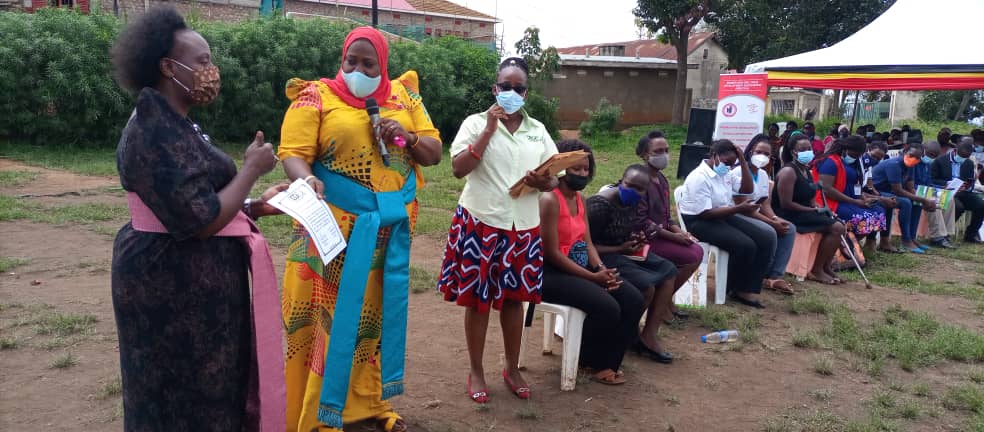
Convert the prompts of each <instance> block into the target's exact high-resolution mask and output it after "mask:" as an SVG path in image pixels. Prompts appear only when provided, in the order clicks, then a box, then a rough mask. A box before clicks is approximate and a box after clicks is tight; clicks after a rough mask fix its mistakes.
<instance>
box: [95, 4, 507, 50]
mask: <svg viewBox="0 0 984 432" xmlns="http://www.w3.org/2000/svg"><path fill="white" fill-rule="evenodd" d="M104 1H105V0H104ZM284 8H286V11H287V12H296V13H305V14H312V15H325V16H338V17H344V18H349V19H352V20H355V21H361V22H365V23H370V22H372V12H371V10H370V9H368V8H360V7H356V6H346V5H339V6H336V5H335V3H334V2H331V1H330V0H324V2H322V3H319V2H311V1H304V0H286V1H285V2H284ZM379 24H380V25H385V24H390V25H395V26H397V27H403V26H423V27H424V28H425V33H427V34H429V35H431V36H434V37H440V36H448V35H452V36H457V37H460V38H463V39H468V40H472V41H476V42H485V43H491V42H493V41H494V40H495V25H494V24H493V23H490V22H481V21H471V20H468V19H466V18H460V17H459V18H451V17H438V16H425V15H423V14H417V13H407V12H402V11H401V12H391V11H383V10H380V11H379Z"/></svg>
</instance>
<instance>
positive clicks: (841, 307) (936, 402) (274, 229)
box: [0, 125, 984, 431]
mask: <svg viewBox="0 0 984 432" xmlns="http://www.w3.org/2000/svg"><path fill="white" fill-rule="evenodd" d="M654 127H659V128H661V129H662V130H663V131H664V132H665V133H666V134H667V136H668V137H669V141H670V143H671V154H672V157H673V160H674V161H676V160H677V159H676V158H677V156H678V155H679V149H680V143H682V142H683V137H684V135H685V129H684V128H683V127H669V126H665V125H660V126H649V127H638V128H633V129H629V130H627V131H624V132H622V133H620V134H613V135H609V136H603V137H595V138H592V139H586V140H585V141H587V142H588V143H589V144H591V145H592V147H593V148H594V150H595V157H596V162H597V168H598V170H597V173H596V176H595V178H594V180H593V181H592V183H591V184H590V185H589V187H588V188H587V189H586V194H587V195H591V194H593V193H594V192H595V191H597V190H598V188H599V187H601V186H602V185H605V184H610V183H613V182H615V181H616V180H618V178H619V177H620V176H621V173H622V171H623V170H624V169H625V167H626V166H628V165H630V164H633V163H641V161H640V160H639V158H638V157H636V156H635V145H636V142H637V141H638V138H639V137H640V136H642V135H644V134H645V133H646V132H648V131H649V130H650V129H652V128H654ZM223 148H224V149H226V151H227V152H228V153H229V154H230V155H232V157H233V158H235V159H236V160H237V163H241V156H242V150H243V148H242V146H235V147H233V146H223ZM0 156H4V157H9V158H12V159H16V160H21V161H24V162H25V163H28V164H31V165H38V166H44V167H47V168H53V169H64V170H68V171H72V172H75V173H79V174H85V175H101V176H111V175H115V154H114V150H113V149H111V148H109V149H88V148H57V147H37V146H29V145H23V144H12V143H2V142H0ZM448 158H449V156H447V155H445V160H443V161H442V163H441V164H439V165H437V166H434V167H428V168H425V169H424V170H423V171H424V175H425V178H426V180H427V186H426V188H424V189H423V190H420V191H419V192H418V197H419V200H420V205H421V210H420V216H419V219H418V226H417V233H418V234H420V235H432V236H443V235H445V233H446V232H447V227H448V223H449V222H450V219H451V213H452V211H453V210H454V208H455V206H456V205H457V200H458V196H459V194H460V192H461V188H462V187H463V185H464V180H460V179H456V178H454V176H453V175H452V174H451V166H450V161H449V160H447V159H448ZM666 175H667V177H668V179H669V180H670V183H671V185H672V186H673V187H676V186H678V185H679V184H680V183H681V181H680V180H678V179H676V165H675V164H673V163H671V165H670V167H668V168H667V170H666ZM36 177H37V174H32V173H31V172H29V171H25V170H17V171H12V172H8V173H3V174H2V175H0V186H3V187H14V186H17V185H22V184H24V183H26V182H30V181H33V180H35V179H36ZM286 180H287V179H286V176H285V175H284V173H283V170H282V169H279V168H278V169H276V170H274V171H273V172H271V173H269V174H267V175H266V176H263V177H262V178H261V179H260V180H259V181H258V182H257V185H256V186H255V187H254V190H253V193H252V196H257V195H258V194H259V193H260V192H262V190H264V189H265V188H266V187H268V186H269V185H272V184H275V183H278V182H283V181H286ZM114 202H115V201H114ZM126 218H127V212H126V208H125V206H124V205H122V204H106V203H95V202H93V203H77V204H64V205H51V204H47V205H46V204H42V203H39V202H37V201H34V200H30V199H19V198H14V197H10V196H3V195H0V221H8V220H18V219H25V220H31V221H34V222H39V223H48V224H58V225H64V224H73V225H84V226H88V227H90V228H92V227H95V228H92V229H94V230H95V229H97V228H99V227H100V226H103V225H107V224H106V223H105V222H107V221H117V220H125V219H126ZM260 226H261V227H262V229H263V231H264V234H265V235H266V236H267V238H268V239H269V240H270V242H271V243H272V244H273V245H274V246H275V247H281V248H284V247H286V246H287V245H288V243H289V241H290V237H291V234H292V227H291V220H290V219H289V218H285V217H278V218H264V219H262V220H261V221H260ZM931 255H932V256H930V257H921V256H915V255H911V254H906V255H890V254H877V255H875V256H874V257H869V260H868V261H869V265H868V267H867V268H866V269H865V270H866V272H867V274H868V276H869V278H870V279H871V281H872V282H873V283H875V284H876V285H879V286H882V287H885V288H892V289H897V290H900V291H904V292H915V293H923V294H929V295H937V296H948V297H950V298H951V299H955V301H960V302H969V304H970V305H971V306H972V307H973V308H975V309H972V310H976V313H977V314H979V315H980V316H982V317H984V270H982V269H984V247H982V246H969V245H961V247H960V248H959V249H956V250H953V251H940V250H936V249H934V250H933V251H932V253H931ZM941 262H951V263H956V262H959V263H960V264H961V265H962V266H963V267H964V268H969V269H971V270H970V273H971V274H976V275H977V277H978V279H977V282H976V283H971V284H966V283H965V284H960V283H955V282H948V281H941V280H939V279H938V277H937V276H933V275H932V274H925V273H924V272H920V271H918V270H914V269H919V268H923V269H925V268H927V266H933V265H937V264H938V263H941ZM29 263H30V261H29V260H27V259H24V258H20V257H0V272H7V271H10V270H11V269H14V268H16V267H18V266H25V265H28V264H29ZM975 272H976V273H975ZM842 274H843V275H845V277H847V278H849V279H858V278H859V276H858V275H857V274H856V273H855V272H844V273H842ZM934 274H937V275H938V274H939V273H934ZM435 278H436V273H435V269H431V268H422V267H416V266H414V267H412V268H411V271H410V288H411V290H412V291H413V292H426V291H430V290H432V289H433V284H434V279H435ZM824 288H825V287H821V288H817V287H814V288H813V289H808V290H805V291H804V292H802V293H800V294H799V295H797V296H795V297H791V298H788V299H785V298H784V299H781V300H778V301H776V302H775V303H774V305H775V307H776V310H779V311H780V314H781V316H782V317H784V318H788V319H790V322H798V323H801V324H792V325H791V326H790V327H789V328H788V330H789V331H788V332H786V335H784V336H777V334H776V332H775V328H776V323H775V322H773V319H772V317H771V316H769V315H765V314H763V313H760V312H755V311H749V310H746V309H741V308H739V307H736V306H734V305H731V304H729V305H722V306H716V305H715V306H710V307H708V308H706V309H704V310H695V311H693V312H692V315H693V317H692V318H691V320H690V324H687V325H689V326H691V327H693V326H698V327H701V328H702V331H703V330H720V329H738V330H739V331H740V334H741V338H740V341H738V342H734V343H730V344H722V345H719V346H715V347H712V349H713V350H714V351H715V352H720V353H725V352H740V351H742V350H745V351H746V352H751V355H756V354H755V352H756V351H761V349H760V347H765V348H766V349H767V350H770V352H771V350H778V349H780V348H785V347H790V348H789V349H795V350H809V351H805V352H806V353H808V354H809V356H810V358H811V360H809V361H807V363H806V364H804V368H805V369H807V370H809V373H810V374H814V373H815V374H816V376H818V377H821V378H822V379H824V380H829V381H825V382H829V385H826V386H824V387H823V388H815V387H814V388H804V389H803V391H804V393H808V394H809V395H810V397H811V398H812V400H813V402H814V403H812V404H809V405H798V406H793V407H791V408H789V410H787V411H785V412H782V413H780V414H776V415H773V414H775V413H763V418H764V425H763V430H766V431H821V430H822V431H892V430H905V429H907V427H908V426H909V425H910V424H911V423H912V422H920V421H924V420H925V419H930V420H929V421H932V419H934V418H936V417H943V416H952V415H960V416H961V420H958V422H959V423H961V424H962V425H964V426H965V427H966V430H970V431H984V369H982V367H981V366H980V365H981V364H984V336H982V335H981V334H980V333H979V331H975V330H974V329H971V328H965V327H962V326H960V325H958V324H955V323H953V322H951V321H950V320H948V319H947V317H946V316H938V315H937V316H934V315H933V314H929V313H926V312H924V311H920V310H915V309H914V308H915V307H916V306H915V305H911V304H909V303H907V304H909V306H905V307H903V306H900V305H893V304H892V303H894V302H895V301H896V300H894V298H893V299H892V300H891V302H892V303H887V304H880V305H876V306H874V307H873V308H869V307H868V306H867V305H860V306H859V305H858V304H851V303H850V300H849V299H845V298H842V297H835V296H834V295H833V292H834V291H833V290H827V289H824ZM897 295H898V296H900V297H902V296H905V294H904V293H903V292H899V293H897ZM898 301H899V302H903V303H905V301H904V300H898ZM4 309H9V310H10V311H12V312H11V314H12V315H13V321H12V322H11V324H9V327H8V328H6V329H5V334H4V335H3V337H0V350H8V349H17V347H19V346H32V347H36V348H39V349H42V350H47V351H55V350H59V351H57V354H55V356H54V357H52V359H51V361H50V363H49V364H48V367H50V368H54V369H65V368H72V367H74V366H76V365H77V364H79V358H80V357H78V356H76V355H75V354H74V353H72V352H68V351H60V350H61V349H63V348H66V347H72V346H74V345H75V344H77V343H78V342H79V341H81V340H84V339H85V338H88V337H91V333H92V329H93V327H94V325H95V323H96V320H95V318H94V317H93V316H90V315H87V314H77V313H70V312H68V311H59V310H57V309H55V308H54V307H52V306H47V305H44V306H34V307H31V306H24V305H19V304H0V310H4ZM802 323H805V324H802ZM8 330H9V331H8ZM686 330H687V329H686V325H682V326H680V328H678V326H673V325H671V326H669V327H668V328H666V329H665V330H664V331H666V332H676V331H686ZM778 339H782V340H778ZM941 365H950V366H959V367H960V369H958V370H959V374H960V375H959V376H957V377H955V378H954V379H953V382H952V384H946V385H943V384H940V385H935V384H934V385H932V386H931V385H928V384H926V383H925V382H924V380H927V379H930V378H929V377H931V376H932V375H933V374H932V373H930V374H926V370H928V369H931V368H934V367H939V366H941ZM900 371H905V373H906V374H908V375H903V376H910V375H911V377H912V378H913V380H912V381H911V382H905V383H900V382H895V381H893V380H892V379H891V378H890V377H897V376H899V373H900ZM849 373H860V374H864V375H865V376H866V377H867V378H870V380H871V381H872V383H873V386H872V391H871V392H870V394H861V395H857V398H858V400H860V405H859V406H860V407H862V408H861V410H860V411H859V415H860V416H859V417H852V418H847V417H842V416H841V415H840V414H837V412H835V410H834V407H832V406H830V404H829V403H828V401H829V400H831V398H832V397H835V396H836V392H837V383H838V381H837V380H843V379H845V377H846V376H849V375H848V374H849ZM923 374H926V375H923ZM704 384H705V386H706V387H708V388H713V387H717V386H718V385H720V383H718V382H716V381H713V380H707V379H705V381H704ZM118 393H119V381H118V378H117V379H115V380H110V381H109V382H107V383H106V384H105V385H104V387H103V388H101V389H100V390H99V392H98V396H97V397H99V398H106V397H110V396H114V395H118ZM660 397H661V398H662V399H663V400H665V402H666V404H667V405H668V406H674V405H678V404H680V399H679V398H678V396H675V395H672V394H669V393H667V394H665V395H662V396H660ZM515 415H516V416H517V417H519V418H522V419H529V420H531V421H535V420H537V419H539V418H540V417H542V416H543V413H542V412H541V411H538V408H536V407H534V406H532V405H531V406H530V408H529V409H526V410H520V411H517V412H515ZM770 415H771V417H770ZM923 424H924V423H923Z"/></svg>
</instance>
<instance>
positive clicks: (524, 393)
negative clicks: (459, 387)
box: [469, 369, 530, 399]
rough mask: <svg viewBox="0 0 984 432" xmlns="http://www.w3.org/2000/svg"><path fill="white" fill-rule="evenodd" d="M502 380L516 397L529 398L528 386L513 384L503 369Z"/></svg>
mask: <svg viewBox="0 0 984 432" xmlns="http://www.w3.org/2000/svg"><path fill="white" fill-rule="evenodd" d="M469 377H471V376H469ZM502 380H503V381H505V382H506V386H508V387H509V390H512V392H513V394H514V395H516V397H518V398H520V399H529V398H530V388H529V387H519V386H516V385H514V384H513V382H512V380H510V379H509V374H508V373H506V370H505V369H503V370H502Z"/></svg>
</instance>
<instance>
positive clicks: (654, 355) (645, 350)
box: [632, 341, 673, 364]
mask: <svg viewBox="0 0 984 432" xmlns="http://www.w3.org/2000/svg"><path fill="white" fill-rule="evenodd" d="M632 350H633V351H635V353H636V354H638V355H640V356H643V357H647V358H649V359H650V360H652V361H654V362H657V363H662V364H670V363H673V354H670V353H668V352H666V351H663V352H659V351H654V350H651V349H649V347H647V346H646V344H644V343H642V341H638V342H636V343H635V345H632Z"/></svg>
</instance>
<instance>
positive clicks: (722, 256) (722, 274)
mask: <svg viewBox="0 0 984 432" xmlns="http://www.w3.org/2000/svg"><path fill="white" fill-rule="evenodd" d="M716 258H717V259H716V260H715V261H716V263H715V264H714V268H715V270H714V304H724V299H725V296H726V295H727V294H728V253H727V252H725V251H723V250H721V249H718V250H717V257H716Z"/></svg>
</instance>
